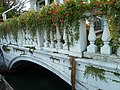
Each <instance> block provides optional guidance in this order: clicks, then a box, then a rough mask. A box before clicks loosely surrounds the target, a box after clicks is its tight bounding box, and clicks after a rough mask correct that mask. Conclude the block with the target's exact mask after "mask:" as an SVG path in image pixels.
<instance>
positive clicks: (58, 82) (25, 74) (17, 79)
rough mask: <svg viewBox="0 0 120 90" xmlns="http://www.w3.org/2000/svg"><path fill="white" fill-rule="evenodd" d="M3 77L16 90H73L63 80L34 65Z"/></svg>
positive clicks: (5, 74)
mask: <svg viewBox="0 0 120 90" xmlns="http://www.w3.org/2000/svg"><path fill="white" fill-rule="evenodd" d="M2 75H4V76H5V79H6V80H7V81H8V83H9V84H10V85H11V86H12V87H13V88H14V89H15V90H71V86H70V85H69V84H67V83H66V82H65V81H63V80H62V79H61V78H59V77H58V76H56V75H55V74H53V73H52V72H50V71H49V70H47V69H45V68H43V67H41V66H38V65H36V64H33V63H31V64H29V65H28V66H26V67H24V68H22V69H20V70H17V71H15V72H14V73H4V74H2Z"/></svg>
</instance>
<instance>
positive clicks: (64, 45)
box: [63, 27, 68, 49]
mask: <svg viewBox="0 0 120 90" xmlns="http://www.w3.org/2000/svg"><path fill="white" fill-rule="evenodd" d="M63 40H64V44H63V49H68V47H67V35H66V27H64V32H63Z"/></svg>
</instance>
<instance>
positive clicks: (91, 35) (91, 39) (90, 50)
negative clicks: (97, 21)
mask: <svg viewBox="0 0 120 90" xmlns="http://www.w3.org/2000/svg"><path fill="white" fill-rule="evenodd" d="M88 40H89V42H90V45H89V46H88V47H87V52H88V53H96V52H97V46H96V45H95V44H94V43H95V40H96V34H95V30H94V18H93V17H92V19H91V23H90V30H89V34H88Z"/></svg>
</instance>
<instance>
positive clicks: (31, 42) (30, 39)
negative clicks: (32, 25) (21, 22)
mask: <svg viewBox="0 0 120 90" xmlns="http://www.w3.org/2000/svg"><path fill="white" fill-rule="evenodd" d="M28 38H29V45H32V44H33V40H32V38H33V37H32V36H31V34H30V32H28Z"/></svg>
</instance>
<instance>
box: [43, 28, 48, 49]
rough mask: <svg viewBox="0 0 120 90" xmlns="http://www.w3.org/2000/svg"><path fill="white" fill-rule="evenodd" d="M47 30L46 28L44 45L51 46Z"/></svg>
mask: <svg viewBox="0 0 120 90" xmlns="http://www.w3.org/2000/svg"><path fill="white" fill-rule="evenodd" d="M47 34H48V33H47V30H44V40H45V42H44V47H49V42H48V35H47Z"/></svg>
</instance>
